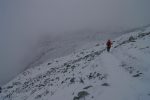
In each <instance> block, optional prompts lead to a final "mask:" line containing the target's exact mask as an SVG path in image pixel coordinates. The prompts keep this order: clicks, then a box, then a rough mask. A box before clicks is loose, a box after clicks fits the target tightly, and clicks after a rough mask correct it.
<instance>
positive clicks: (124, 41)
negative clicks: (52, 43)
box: [0, 27, 150, 100]
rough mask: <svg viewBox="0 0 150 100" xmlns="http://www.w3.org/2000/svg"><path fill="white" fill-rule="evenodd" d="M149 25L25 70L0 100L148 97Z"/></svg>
mask: <svg viewBox="0 0 150 100" xmlns="http://www.w3.org/2000/svg"><path fill="white" fill-rule="evenodd" d="M149 58H150V27H149V28H147V29H145V30H143V31H136V32H132V33H128V34H125V35H122V36H120V37H118V38H116V39H114V40H113V48H112V49H111V52H110V53H108V52H106V49H105V41H104V42H102V43H100V44H97V45H95V46H93V47H92V48H90V49H83V50H79V51H78V52H74V53H72V54H70V55H68V56H65V57H61V58H57V59H55V60H50V61H46V62H45V63H43V64H41V65H40V66H37V67H34V68H30V69H27V70H26V71H24V72H23V73H21V74H20V75H18V76H17V77H16V78H15V79H14V80H12V81H10V82H9V83H8V84H6V85H4V86H3V87H2V93H0V100H150V86H149V84H150V77H149V76H150V61H149Z"/></svg>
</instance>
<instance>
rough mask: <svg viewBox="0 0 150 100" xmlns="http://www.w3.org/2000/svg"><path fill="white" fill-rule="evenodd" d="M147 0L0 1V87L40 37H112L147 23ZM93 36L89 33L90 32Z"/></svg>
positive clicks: (20, 68) (15, 70) (17, 70)
mask: <svg viewBox="0 0 150 100" xmlns="http://www.w3.org/2000/svg"><path fill="white" fill-rule="evenodd" d="M149 4H150V1H149V0H0V55H1V56H0V85H2V84H4V83H6V82H8V80H10V79H11V78H12V77H14V76H15V75H17V74H18V73H20V71H22V70H23V69H25V67H26V66H25V65H23V64H22V63H21V59H22V58H23V57H24V56H25V55H26V54H28V52H29V51H31V50H32V47H33V46H34V45H35V44H36V43H37V41H38V39H39V37H41V36H42V35H45V34H49V35H51V36H59V35H62V34H63V35H64V36H65V33H67V35H68V33H69V32H70V33H72V32H73V33H74V34H76V33H75V31H78V30H82V29H88V30H93V31H99V32H104V33H110V34H115V32H119V31H124V30H128V29H132V28H136V27H141V26H144V25H147V24H150V13H149V9H150V6H149ZM91 34H92V33H91Z"/></svg>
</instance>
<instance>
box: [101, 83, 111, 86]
mask: <svg viewBox="0 0 150 100" xmlns="http://www.w3.org/2000/svg"><path fill="white" fill-rule="evenodd" d="M102 86H110V85H109V84H108V83H103V84H102Z"/></svg>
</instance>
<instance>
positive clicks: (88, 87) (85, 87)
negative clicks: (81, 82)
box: [83, 85, 93, 89]
mask: <svg viewBox="0 0 150 100" xmlns="http://www.w3.org/2000/svg"><path fill="white" fill-rule="evenodd" d="M91 87H93V86H92V85H90V86H86V87H84V88H83V89H88V88H91Z"/></svg>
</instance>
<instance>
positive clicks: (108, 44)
mask: <svg viewBox="0 0 150 100" xmlns="http://www.w3.org/2000/svg"><path fill="white" fill-rule="evenodd" d="M111 45H112V42H111V40H110V39H109V40H108V41H107V43H106V46H107V52H109V51H110V48H111Z"/></svg>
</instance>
